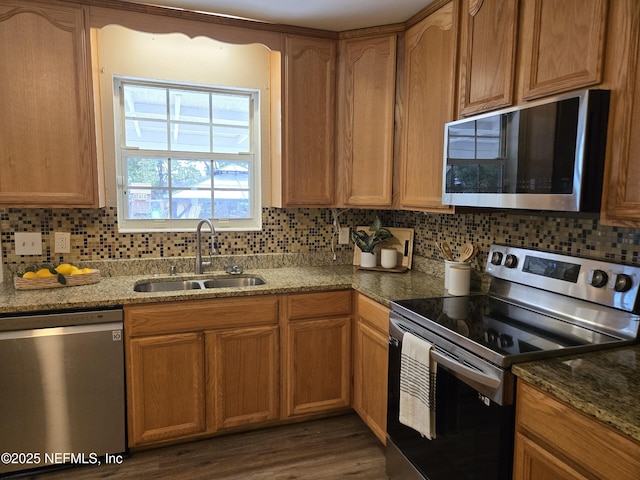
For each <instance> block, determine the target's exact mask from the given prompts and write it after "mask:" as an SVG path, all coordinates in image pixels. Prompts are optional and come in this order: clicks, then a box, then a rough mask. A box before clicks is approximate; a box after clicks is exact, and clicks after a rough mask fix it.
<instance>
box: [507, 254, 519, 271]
mask: <svg viewBox="0 0 640 480" xmlns="http://www.w3.org/2000/svg"><path fill="white" fill-rule="evenodd" d="M504 266H505V267H507V268H516V267H517V266H518V257H516V256H515V255H511V254H509V255H507V258H505V260H504Z"/></svg>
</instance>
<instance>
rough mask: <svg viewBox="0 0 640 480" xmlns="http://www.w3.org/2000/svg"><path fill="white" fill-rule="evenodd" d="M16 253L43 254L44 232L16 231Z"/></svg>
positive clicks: (14, 235)
mask: <svg viewBox="0 0 640 480" xmlns="http://www.w3.org/2000/svg"><path fill="white" fill-rule="evenodd" d="M13 237H14V242H15V245H16V255H42V234H41V233H40V232H15V233H14V234H13Z"/></svg>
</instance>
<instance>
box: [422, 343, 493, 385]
mask: <svg viewBox="0 0 640 480" xmlns="http://www.w3.org/2000/svg"><path fill="white" fill-rule="evenodd" d="M431 357H432V358H433V359H434V360H435V361H436V362H437V363H439V364H440V365H443V366H445V367H447V368H448V369H449V370H451V371H453V372H456V373H458V374H459V375H461V376H463V377H465V378H468V379H469V380H473V381H474V382H476V383H479V384H480V385H484V386H486V387H489V388H497V387H498V386H499V385H500V379H499V378H496V377H493V376H491V375H487V374H486V373H482V372H479V371H478V370H474V369H473V368H470V367H467V366H466V365H463V364H461V363H458V362H456V361H455V360H451V359H450V358H448V357H447V356H445V355H443V354H442V353H440V352H438V351H437V350H433V349H432V350H431Z"/></svg>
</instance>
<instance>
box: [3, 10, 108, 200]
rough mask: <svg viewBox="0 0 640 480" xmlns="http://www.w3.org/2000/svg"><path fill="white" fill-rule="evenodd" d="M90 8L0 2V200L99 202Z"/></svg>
mask: <svg viewBox="0 0 640 480" xmlns="http://www.w3.org/2000/svg"><path fill="white" fill-rule="evenodd" d="M87 22H88V7H86V6H81V5H78V4H67V3H62V2H42V3H41V2H31V1H19V2H12V1H9V2H2V4H1V5H0V58H2V61H1V62H0V89H1V90H2V108H0V125H2V128H0V162H1V163H2V175H0V206H17V207H49V208H50V207H97V206H99V204H100V202H101V200H102V199H101V198H100V195H99V178H98V164H97V160H96V147H95V123H94V109H93V93H92V81H91V60H90V52H89V44H90V43H89V29H88V25H87Z"/></svg>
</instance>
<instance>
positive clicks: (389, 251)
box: [380, 248, 398, 268]
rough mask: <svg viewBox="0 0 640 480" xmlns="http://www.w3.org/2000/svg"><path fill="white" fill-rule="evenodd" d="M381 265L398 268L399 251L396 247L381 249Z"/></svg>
mask: <svg viewBox="0 0 640 480" xmlns="http://www.w3.org/2000/svg"><path fill="white" fill-rule="evenodd" d="M380 265H382V268H396V265H398V251H397V250H396V249H395V248H382V249H381V250H380Z"/></svg>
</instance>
